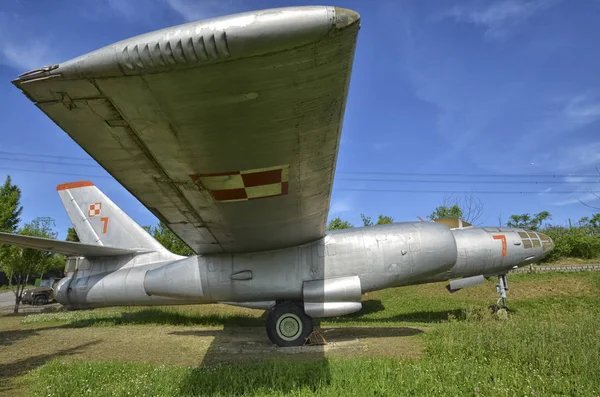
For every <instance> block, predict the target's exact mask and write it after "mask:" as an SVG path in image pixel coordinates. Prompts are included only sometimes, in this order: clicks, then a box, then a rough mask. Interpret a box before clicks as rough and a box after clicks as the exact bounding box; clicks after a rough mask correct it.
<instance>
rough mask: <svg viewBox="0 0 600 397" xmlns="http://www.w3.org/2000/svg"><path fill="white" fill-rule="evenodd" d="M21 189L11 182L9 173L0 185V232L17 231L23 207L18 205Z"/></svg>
mask: <svg viewBox="0 0 600 397" xmlns="http://www.w3.org/2000/svg"><path fill="white" fill-rule="evenodd" d="M20 201H21V189H19V187H18V186H17V185H13V184H12V183H11V179H10V175H9V176H7V177H6V181H4V185H2V187H0V232H5V233H14V232H16V231H17V227H18V226H19V222H21V219H20V218H19V217H20V216H21V212H23V207H22V206H21V205H20Z"/></svg>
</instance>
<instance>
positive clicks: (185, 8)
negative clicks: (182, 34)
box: [165, 0, 240, 22]
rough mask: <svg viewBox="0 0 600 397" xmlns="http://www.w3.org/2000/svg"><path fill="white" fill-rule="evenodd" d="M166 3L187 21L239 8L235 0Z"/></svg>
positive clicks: (169, 0)
mask: <svg viewBox="0 0 600 397" xmlns="http://www.w3.org/2000/svg"><path fill="white" fill-rule="evenodd" d="M165 2H166V4H167V5H168V6H169V7H170V8H171V9H172V10H173V11H175V12H176V13H177V14H179V15H180V16H181V17H182V18H183V19H184V20H185V21H186V22H192V21H197V20H200V19H206V18H212V17H215V16H219V15H226V14H230V13H231V12H232V10H233V9H236V8H239V3H240V2H239V1H238V2H237V3H238V7H236V4H234V2H233V1H225V0H222V1H219V0H204V1H196V0H165Z"/></svg>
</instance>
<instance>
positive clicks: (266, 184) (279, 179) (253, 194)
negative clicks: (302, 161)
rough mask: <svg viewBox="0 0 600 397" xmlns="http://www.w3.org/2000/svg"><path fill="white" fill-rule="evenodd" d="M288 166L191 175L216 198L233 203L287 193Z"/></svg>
mask: <svg viewBox="0 0 600 397" xmlns="http://www.w3.org/2000/svg"><path fill="white" fill-rule="evenodd" d="M289 169H290V166H289V164H286V165H279V166H276V167H268V168H257V169H253V170H245V171H236V172H226V173H220V174H197V175H190V176H191V178H192V180H193V181H194V182H195V183H196V184H197V185H198V186H200V187H201V188H203V189H206V190H208V191H209V192H210V194H211V195H212V197H213V198H214V199H215V200H216V201H221V202H233V201H246V200H255V199H261V198H267V197H275V196H283V195H286V194H288V174H289Z"/></svg>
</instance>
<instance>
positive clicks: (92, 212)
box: [88, 203, 102, 218]
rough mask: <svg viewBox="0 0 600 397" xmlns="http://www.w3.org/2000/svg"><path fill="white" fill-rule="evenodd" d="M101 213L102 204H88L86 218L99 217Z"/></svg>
mask: <svg viewBox="0 0 600 397" xmlns="http://www.w3.org/2000/svg"><path fill="white" fill-rule="evenodd" d="M101 212H102V203H94V204H90V209H89V210H88V216H89V217H90V218H91V217H94V216H100V213H101Z"/></svg>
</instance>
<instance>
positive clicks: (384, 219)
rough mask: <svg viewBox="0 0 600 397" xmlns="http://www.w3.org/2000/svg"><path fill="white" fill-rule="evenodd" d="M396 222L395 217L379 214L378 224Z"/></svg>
mask: <svg viewBox="0 0 600 397" xmlns="http://www.w3.org/2000/svg"><path fill="white" fill-rule="evenodd" d="M392 223H394V218H392V217H391V216H387V215H379V216H378V217H377V224H378V225H389V224H392Z"/></svg>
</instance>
